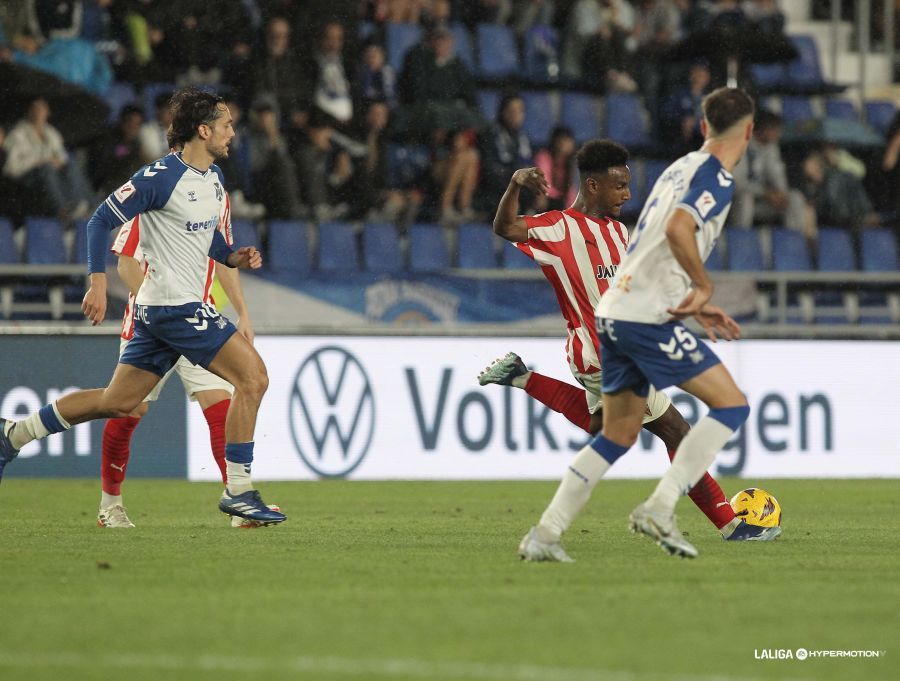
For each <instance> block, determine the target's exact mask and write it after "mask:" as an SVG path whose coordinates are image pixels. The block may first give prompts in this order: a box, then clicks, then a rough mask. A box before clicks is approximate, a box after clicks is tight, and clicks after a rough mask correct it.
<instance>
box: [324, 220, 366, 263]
mask: <svg viewBox="0 0 900 681" xmlns="http://www.w3.org/2000/svg"><path fill="white" fill-rule="evenodd" d="M357 269H358V260H357V255H356V235H355V234H354V233H353V225H352V224H350V223H349V222H323V223H322V224H320V225H319V270H320V271H322V272H353V271H356V270H357Z"/></svg>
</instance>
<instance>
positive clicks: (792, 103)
mask: <svg viewBox="0 0 900 681" xmlns="http://www.w3.org/2000/svg"><path fill="white" fill-rule="evenodd" d="M781 117H782V118H783V119H784V123H785V125H791V124H793V123H802V122H804V121H809V120H812V119H813V118H815V115H814V114H813V108H812V100H811V99H810V98H809V97H794V96H789V97H782V98H781Z"/></svg>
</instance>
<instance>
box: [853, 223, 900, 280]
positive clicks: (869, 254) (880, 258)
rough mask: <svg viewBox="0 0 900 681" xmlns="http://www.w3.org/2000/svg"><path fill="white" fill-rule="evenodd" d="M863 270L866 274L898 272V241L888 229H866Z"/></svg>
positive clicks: (863, 246) (863, 242) (863, 239)
mask: <svg viewBox="0 0 900 681" xmlns="http://www.w3.org/2000/svg"><path fill="white" fill-rule="evenodd" d="M861 239H862V269H863V270H864V271H866V272H896V271H897V270H898V269H900V262H898V260H897V240H896V239H895V238H894V235H893V234H892V233H891V232H890V230H887V229H866V230H863V232H862V235H861Z"/></svg>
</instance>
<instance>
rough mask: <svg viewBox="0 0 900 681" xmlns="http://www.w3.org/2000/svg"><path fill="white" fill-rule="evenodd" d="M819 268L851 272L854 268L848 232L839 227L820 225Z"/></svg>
mask: <svg viewBox="0 0 900 681" xmlns="http://www.w3.org/2000/svg"><path fill="white" fill-rule="evenodd" d="M817 249H818V255H819V269H820V270H821V271H823V272H852V271H853V270H855V269H856V258H855V256H854V254H853V242H852V241H851V240H850V232H848V231H847V230H846V229H841V228H840V227H820V228H819V240H818V246H817Z"/></svg>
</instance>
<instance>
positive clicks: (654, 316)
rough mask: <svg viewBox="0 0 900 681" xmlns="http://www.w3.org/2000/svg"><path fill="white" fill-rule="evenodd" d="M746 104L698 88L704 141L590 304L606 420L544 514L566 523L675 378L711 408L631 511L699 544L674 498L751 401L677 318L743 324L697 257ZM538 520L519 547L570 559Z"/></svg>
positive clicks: (680, 549)
mask: <svg viewBox="0 0 900 681" xmlns="http://www.w3.org/2000/svg"><path fill="white" fill-rule="evenodd" d="M753 112H754V106H753V101H752V100H751V99H750V97H749V96H748V95H747V94H746V93H744V92H743V91H741V90H738V89H735V88H720V89H718V90H716V91H715V92H712V93H711V94H709V95H708V96H707V97H706V98H705V99H704V100H703V114H704V119H703V121H702V123H701V127H702V130H703V135H704V139H705V142H704V144H703V147H702V148H701V149H700V150H699V151H695V152H692V153H690V154H687V155H686V156H683V157H682V158H680V159H678V160H677V161H675V163H673V164H672V165H670V166H669V167H668V168H667V169H666V170H665V172H663V174H662V175H661V176H660V178H659V180H657V182H656V184H655V185H654V186H653V190H652V191H651V193H650V196H649V197H648V198H647V202H646V203H645V204H644V209H643V211H642V212H641V215H640V218H639V220H638V225H637V229H636V232H635V234H634V236H633V237H632V240H631V244H630V245H629V247H628V251H627V252H626V255H625V257H624V258H623V260H622V263H621V264H620V265H619V269H618V271H617V272H616V276H615V278H614V280H613V283H612V285H611V286H610V288H609V290H608V291H607V292H606V293H605V294H604V296H603V298H602V299H601V301H600V303H599V304H598V306H597V310H596V314H597V320H598V332H599V338H600V350H601V361H602V363H603V386H602V391H603V405H604V408H603V430H602V431H601V433H600V434H599V435H597V437H596V438H595V439H594V440H593V442H591V443H590V444H589V445H588V446H587V447H585V448H584V449H583V450H582V451H581V452H579V454H578V456H576V458H575V460H574V461H573V463H572V466H570V468H569V471H567V473H566V475H565V477H564V478H563V482H562V483H561V484H560V487H559V489H558V491H557V493H556V496H555V497H554V499H553V502H552V503H551V506H550V509H548V512H547V513H545V516H546V515H548V514H549V515H562V516H564V517H565V519H566V523H567V524H568V523H571V520H572V519H573V518H574V517H575V515H576V514H577V513H578V511H580V510H581V508H582V507H583V506H584V504H586V503H587V501H588V499H589V498H590V494H591V490H592V489H593V488H594V486H595V485H596V484H597V482H598V481H599V480H600V478H602V477H603V475H604V474H605V473H606V471H607V470H609V468H610V467H611V466H612V464H613V463H614V462H615V461H616V460H617V459H618V458H619V457H621V456H622V455H623V454H625V452H627V451H628V450H629V449H630V448H631V446H632V445H633V444H634V443H635V441H636V440H637V437H638V434H639V432H640V430H641V425H642V422H643V418H644V413H645V409H646V403H647V394H648V391H649V388H650V386H651V385H652V386H653V387H654V388H656V389H657V390H662V389H664V388H667V387H669V386H673V385H677V386H679V387H680V388H681V389H682V390H685V391H686V392H689V393H691V394H692V395H694V396H695V397H697V398H699V399H701V400H703V402H705V403H706V404H707V406H709V408H710V411H709V414H708V415H707V416H706V417H705V418H703V419H701V420H700V421H699V422H698V423H697V425H695V426H694V427H693V428H692V429H691V431H690V433H688V434H687V435H686V436H685V438H684V439H683V440H682V441H681V444H680V445H679V447H678V450H677V451H676V453H675V457H674V460H673V462H672V466H671V468H669V470H668V471H667V472H666V474H665V475H664V476H663V478H662V479H661V480H660V482H659V484H658V486H657V488H656V490H655V491H654V492H653V494H652V495H651V497H650V498H649V499H648V500H647V501H646V502H645V503H643V504H641V505H640V506H638V507H637V508H636V509H635V510H634V511H633V512H632V514H631V518H630V522H631V527H632V529H633V530H635V531H639V532H642V533H644V534H646V535H649V536H650V537H652V538H653V539H655V540H656V541H657V542H658V543H659V544H660V545H661V546H662V547H663V548H664V549H666V550H667V551H668V552H669V553H671V554H674V555H680V556H685V557H694V556H696V555H697V550H696V549H695V548H694V547H693V546H692V545H691V544H690V543H689V542H688V541H687V540H685V539H684V537H683V536H682V534H681V532H680V531H679V530H678V527H677V525H676V523H675V515H674V509H675V504H676V502H677V501H678V498H679V497H680V496H682V495H683V494H687V493H688V491H690V489H691V488H692V487H693V486H694V485H695V484H696V483H697V481H698V480H699V479H700V478H701V477H702V476H703V474H704V473H705V472H706V470H707V469H708V468H709V467H710V465H711V464H712V463H713V460H714V459H715V456H716V453H717V452H718V451H719V450H720V449H721V447H722V446H723V445H724V444H725V443H726V442H727V441H728V440H729V438H730V437H731V435H732V434H733V433H734V432H735V431H736V430H737V429H738V428H739V427H740V426H741V424H743V423H744V421H745V420H746V419H747V415H748V414H749V411H750V408H749V407H748V406H747V399H746V397H745V396H744V394H743V393H742V392H741V391H740V389H738V387H737V385H735V383H734V380H733V379H732V377H731V374H729V372H728V370H727V369H726V368H725V366H724V365H723V364H722V363H721V362H720V361H719V359H718V357H716V355H715V354H714V353H713V352H712V351H711V350H710V349H709V348H708V347H706V346H705V345H704V344H702V343H701V342H700V341H699V340H698V339H697V338H696V337H695V336H694V334H692V333H691V332H690V331H689V330H688V329H687V327H685V326H684V324H683V323H682V322H681V320H682V319H684V318H686V317H694V318H695V319H697V321H698V322H700V324H701V325H702V326H703V328H704V329H705V331H706V333H707V335H708V336H709V337H710V339H711V340H713V341H715V340H716V338H717V334H718V335H721V336H722V337H723V338H726V339H728V340H731V339H734V338H738V337H739V336H740V327H739V326H738V324H737V323H736V322H735V321H734V320H733V319H732V318H731V317H729V316H728V315H727V314H725V312H723V311H722V310H721V309H720V308H718V307H716V306H715V305H712V304H710V303H709V300H710V298H711V296H712V292H713V286H712V282H711V281H710V278H709V275H708V274H707V272H706V270H705V268H704V266H703V262H704V260H706V258H707V257H708V256H709V254H710V251H712V249H713V246H714V245H715V243H716V239H718V237H719V234H720V232H721V231H722V226H723V225H724V223H725V218H726V217H727V216H728V210H729V208H730V206H731V199H732V195H733V193H734V180H733V178H732V176H731V172H730V171H731V170H732V169H733V168H734V166H735V165H737V163H738V161H739V160H740V159H741V157H742V156H743V155H744V152H745V151H746V148H747V144H748V143H749V141H750V137H751V134H752V132H753ZM551 510H555V511H556V513H555V514H554V513H550V511H551ZM542 529H544V528H542V527H541V526H538V527H535V528H532V530H531V531H530V532H529V533H528V534H527V535H526V536H525V538H524V539H523V540H522V543H521V545H520V548H519V551H520V553H521V554H522V555H523V557H528V556H531V555H535V556H538V557H543V558H542V559H545V560H560V561H566V560H570V559H569V558H568V556H567V555H566V554H565V552H564V551H563V550H562V547H561V546H560V545H559V530H557V534H556V535H555V536H548V534H549V533H547V532H546V530H545V532H544V534H543V535H541V530H542ZM561 529H564V528H561ZM769 529H771V530H773V532H768V530H769ZM763 532H764V533H765V536H762V534H763ZM779 532H780V528H767V530H764V531H762V532H761V533H760V536H759V537H757V539H758V540H763V541H765V540H768V539H773V538H774V536H777V534H778V533H779Z"/></svg>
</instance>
